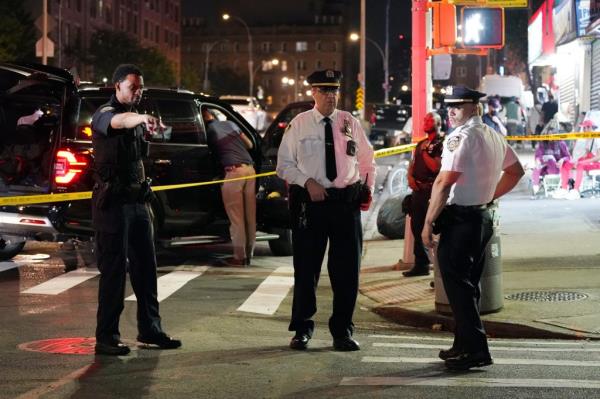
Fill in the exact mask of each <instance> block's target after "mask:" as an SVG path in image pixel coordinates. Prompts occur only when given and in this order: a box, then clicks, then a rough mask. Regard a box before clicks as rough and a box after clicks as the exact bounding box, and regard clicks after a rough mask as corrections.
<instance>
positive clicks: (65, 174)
mask: <svg viewBox="0 0 600 399" xmlns="http://www.w3.org/2000/svg"><path fill="white" fill-rule="evenodd" d="M87 164H88V162H87V161H86V160H85V159H84V158H83V157H82V156H81V155H77V154H75V153H73V152H71V151H70V150H68V149H67V150H58V152H57V153H56V161H55V162H54V181H55V182H56V183H60V184H70V183H73V182H75V181H76V180H77V179H78V178H79V176H80V175H81V173H82V172H83V171H84V169H85V167H86V166H87Z"/></svg>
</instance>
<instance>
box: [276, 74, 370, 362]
mask: <svg viewBox="0 0 600 399" xmlns="http://www.w3.org/2000/svg"><path fill="white" fill-rule="evenodd" d="M341 78H342V74H341V72H339V71H333V70H323V71H316V72H314V73H312V74H311V75H310V76H308V78H307V81H308V83H309V84H310V85H311V87H312V96H313V98H314V100H315V107H314V108H313V109H312V110H309V111H306V112H303V113H301V114H299V115H297V116H296V117H295V118H294V119H293V120H292V121H291V122H290V124H289V125H288V128H287V131H286V132H285V134H284V135H283V139H282V141H281V145H280V146H279V153H278V158H277V174H278V175H279V177H281V178H282V179H285V180H286V181H287V182H288V183H289V185H290V190H289V206H290V215H291V223H292V243H293V255H294V300H293V305H292V320H291V322H290V325H289V330H290V331H295V335H294V337H293V338H292V340H291V342H290V347H291V348H292V349H306V347H307V345H308V341H309V340H310V338H311V337H312V334H313V331H314V328H315V323H314V321H313V320H312V317H313V315H314V314H315V313H316V311H317V304H316V289H317V284H318V282H319V276H320V274H321V264H322V263H323V257H324V255H325V249H326V247H327V243H328V242H329V253H328V259H327V270H328V271H329V279H330V281H331V287H332V289H333V314H332V315H331V317H330V319H329V331H330V333H331V335H332V336H333V346H334V349H335V350H338V351H354V350H359V349H360V347H359V345H358V343H357V342H356V341H355V340H353V339H352V333H353V331H354V324H353V323H352V314H353V313H354V306H355V304H356V297H357V295H358V280H359V270H360V258H361V253H362V226H361V220H360V210H361V209H362V210H368V209H369V205H370V203H371V192H372V190H373V185H374V182H375V161H374V155H373V148H372V147H371V144H370V143H369V141H368V140H367V137H366V135H365V132H364V131H363V129H362V127H361V126H360V123H359V122H358V120H356V119H355V118H354V117H352V115H351V114H350V113H348V112H345V111H340V110H337V109H336V106H337V102H338V98H339V88H340V80H341ZM361 181H362V182H364V183H365V184H361Z"/></svg>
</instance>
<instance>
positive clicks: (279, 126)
mask: <svg viewBox="0 0 600 399" xmlns="http://www.w3.org/2000/svg"><path fill="white" fill-rule="evenodd" d="M286 126H287V122H279V123H278V124H277V127H278V128H280V129H285V127H286Z"/></svg>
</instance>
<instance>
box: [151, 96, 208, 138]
mask: <svg viewBox="0 0 600 399" xmlns="http://www.w3.org/2000/svg"><path fill="white" fill-rule="evenodd" d="M154 102H155V103H156V106H157V107H158V110H159V114H160V118H161V120H162V123H163V124H165V125H166V126H168V127H170V128H171V129H172V130H171V136H170V140H169V142H171V143H178V144H199V143H200V142H201V140H200V136H201V134H202V126H201V124H200V120H199V119H200V116H199V114H198V111H197V107H196V103H195V102H194V101H190V100H176V99H155V101H154Z"/></svg>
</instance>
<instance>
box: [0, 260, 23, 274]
mask: <svg viewBox="0 0 600 399" xmlns="http://www.w3.org/2000/svg"><path fill="white" fill-rule="evenodd" d="M19 266H21V264H19V263H15V262H11V261H8V262H0V272H5V271H7V270H10V269H16V268H17V267H19Z"/></svg>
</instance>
